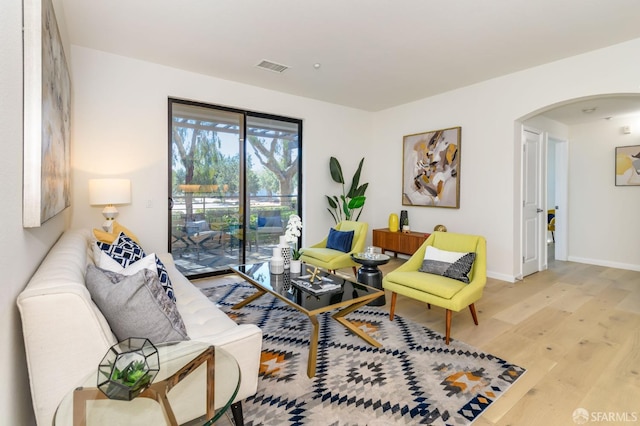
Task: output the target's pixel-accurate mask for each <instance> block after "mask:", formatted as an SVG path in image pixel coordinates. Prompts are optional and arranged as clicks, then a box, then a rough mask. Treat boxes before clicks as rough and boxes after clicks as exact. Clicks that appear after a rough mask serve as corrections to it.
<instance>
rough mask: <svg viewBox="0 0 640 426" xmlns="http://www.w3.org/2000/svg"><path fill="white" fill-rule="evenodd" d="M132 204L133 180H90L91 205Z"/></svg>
mask: <svg viewBox="0 0 640 426" xmlns="http://www.w3.org/2000/svg"><path fill="white" fill-rule="evenodd" d="M130 202H131V180H129V179H89V204H91V205H92V206H105V205H113V204H129V203H130Z"/></svg>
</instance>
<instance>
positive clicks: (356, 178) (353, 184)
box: [348, 157, 364, 198]
mask: <svg viewBox="0 0 640 426" xmlns="http://www.w3.org/2000/svg"><path fill="white" fill-rule="evenodd" d="M363 163H364V157H362V160H360V164H358V169H357V170H356V172H355V174H354V175H353V179H351V188H350V189H349V192H348V196H349V198H353V197H355V191H356V189H357V188H358V185H359V184H360V173H361V172H362V164H363Z"/></svg>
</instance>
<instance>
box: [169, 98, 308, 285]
mask: <svg viewBox="0 0 640 426" xmlns="http://www.w3.org/2000/svg"><path fill="white" fill-rule="evenodd" d="M169 117H170V126H169V132H170V136H169V145H170V158H171V161H170V171H169V174H170V183H169V186H170V188H169V191H170V194H171V195H170V215H169V235H170V241H169V250H170V251H171V252H172V253H173V257H174V259H175V261H176V266H177V267H178V269H180V270H181V272H183V273H184V274H185V275H186V276H188V277H190V278H196V277H201V276H207V275H212V274H216V273H222V272H226V271H228V269H229V267H230V266H231V265H236V264H242V263H251V262H257V261H263V260H266V259H268V258H269V257H270V256H271V254H272V252H273V247H275V245H277V244H278V239H279V236H280V235H283V234H284V229H285V227H286V222H287V220H288V218H289V216H290V215H292V214H298V215H299V214H300V206H301V204H300V196H301V194H300V193H299V190H300V188H301V184H300V182H301V173H300V165H301V149H300V148H301V141H300V140H301V133H302V123H301V121H300V120H295V119H289V118H285V117H276V116H271V115H266V114H257V113H252V112H249V111H241V110H234V109H229V108H222V107H216V106H212V105H206V104H201V103H194V102H187V101H181V100H176V99H169Z"/></svg>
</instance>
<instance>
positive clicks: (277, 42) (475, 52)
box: [57, 0, 640, 111]
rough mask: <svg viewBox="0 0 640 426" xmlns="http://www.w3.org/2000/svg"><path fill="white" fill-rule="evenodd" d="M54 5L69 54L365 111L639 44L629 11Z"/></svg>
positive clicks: (123, 2) (352, 0)
mask: <svg viewBox="0 0 640 426" xmlns="http://www.w3.org/2000/svg"><path fill="white" fill-rule="evenodd" d="M57 3H58V4H61V5H62V12H63V13H64V22H65V24H66V28H67V35H68V37H69V41H70V42H71V43H72V44H76V45H80V46H85V47H89V48H93V49H98V50H102V51H106V52H111V53H115V54H118V55H123V56H128V57H133V58H138V59H141V60H145V61H150V62H155V63H158V64H164V65H168V66H171V67H175V68H180V69H184V70H190V71H194V72H197V73H202V74H206V75H211V76H215V77H219V78H223V79H228V80H234V81H239V82H242V83H247V84H251V85H255V86H260V87H264V88H268V89H273V90H277V91H281V92H285V93H290V94H294V95H299V96H304V97H309V98H314V99H318V100H323V101H327V102H331V103H335V104H341V105H346V106H351V107H355V108H360V109H364V110H368V111H378V110H381V109H385V108H389V107H393V106H396V105H400V104H403V103H406V102H410V101H414V100H418V99H422V98H425V97H428V96H431V95H434V94H437V93H442V92H445V91H448V90H452V89H455V88H458V87H462V86H466V85H470V84H473V83H476V82H480V81H483V80H487V79H490V78H493V77H497V76H501V75H505V74H508V73H512V72H515V71H518V70H522V69H526V68H529V67H532V66H536V65H540V64H544V63H548V62H551V61H555V60H558V59H561V58H565V57H569V56H573V55H577V54H580V53H583V52H587V51H590V50H594V49H598V48H602V47H606V46H610V45H613V44H616V43H620V42H624V41H626V40H630V39H634V38H639V37H640V24H639V22H640V1H638V0H482V1H479V0H453V1H452V0H449V1H447V0H395V1H392V0H108V1H87V0H59V1H58V2H57ZM263 59H266V60H269V61H273V62H276V63H280V64H283V65H287V66H289V67H290V68H289V69H288V70H286V71H285V72H284V73H282V74H278V73H275V72H272V71H266V70H263V69H260V68H257V67H256V65H257V64H258V63H259V62H260V61H262V60H263ZM315 63H320V64H321V66H320V68H319V69H315V68H314V64H315Z"/></svg>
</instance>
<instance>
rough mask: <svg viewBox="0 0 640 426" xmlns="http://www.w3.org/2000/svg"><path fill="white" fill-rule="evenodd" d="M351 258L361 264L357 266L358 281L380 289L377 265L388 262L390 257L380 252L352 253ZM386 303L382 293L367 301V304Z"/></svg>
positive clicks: (379, 273) (379, 274)
mask: <svg viewBox="0 0 640 426" xmlns="http://www.w3.org/2000/svg"><path fill="white" fill-rule="evenodd" d="M351 258H352V259H353V261H354V262H356V263H359V264H360V265H362V266H361V267H360V268H358V282H359V283H361V284H364V285H368V286H369V287H373V288H377V289H379V290H382V271H380V269H378V266H380V265H384V264H385V263H387V262H389V259H391V257H389V256H387V255H386V254H380V253H353V254H352V255H351ZM385 303H387V301H386V298H385V296H384V294H383V295H382V296H380V297H378V298H377V299H375V300H373V301H371V302H369V303H367V305H369V306H383V305H384V304H385Z"/></svg>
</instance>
